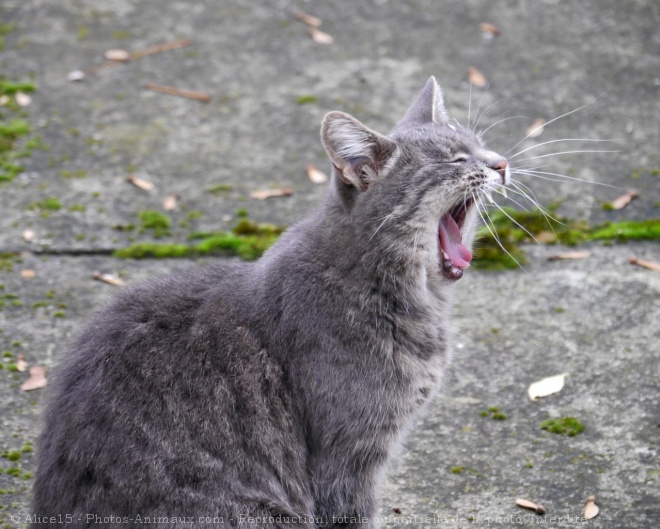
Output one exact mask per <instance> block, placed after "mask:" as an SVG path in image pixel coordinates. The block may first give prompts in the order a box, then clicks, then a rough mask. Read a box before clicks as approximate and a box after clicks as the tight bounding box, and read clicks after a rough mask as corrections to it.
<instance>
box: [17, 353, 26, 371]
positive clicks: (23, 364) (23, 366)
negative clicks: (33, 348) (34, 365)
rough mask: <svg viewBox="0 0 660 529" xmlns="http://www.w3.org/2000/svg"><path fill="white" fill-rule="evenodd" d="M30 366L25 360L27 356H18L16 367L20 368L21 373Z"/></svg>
mask: <svg viewBox="0 0 660 529" xmlns="http://www.w3.org/2000/svg"><path fill="white" fill-rule="evenodd" d="M27 368H28V363H27V362H26V361H25V357H24V356H23V355H18V356H17V357H16V369H18V370H19V371H20V372H21V373H23V372H25V371H27Z"/></svg>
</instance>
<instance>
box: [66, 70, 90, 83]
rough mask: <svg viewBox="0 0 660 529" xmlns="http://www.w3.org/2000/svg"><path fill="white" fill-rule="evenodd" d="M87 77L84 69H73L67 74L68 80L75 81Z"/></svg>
mask: <svg viewBox="0 0 660 529" xmlns="http://www.w3.org/2000/svg"><path fill="white" fill-rule="evenodd" d="M85 77H86V75H85V72H83V71H82V70H73V71H72V72H69V75H67V76H66V79H67V81H71V82H75V81H82V80H83V79H84V78H85Z"/></svg>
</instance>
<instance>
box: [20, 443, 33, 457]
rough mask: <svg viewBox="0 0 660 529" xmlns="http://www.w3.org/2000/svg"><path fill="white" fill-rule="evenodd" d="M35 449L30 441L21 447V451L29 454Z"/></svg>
mask: <svg viewBox="0 0 660 529" xmlns="http://www.w3.org/2000/svg"><path fill="white" fill-rule="evenodd" d="M33 451H34V448H33V447H32V443H31V442H30V441H27V442H26V443H25V444H24V445H23V446H22V447H21V452H23V453H24V454H29V453H31V452H33Z"/></svg>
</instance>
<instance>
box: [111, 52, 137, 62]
mask: <svg viewBox="0 0 660 529" xmlns="http://www.w3.org/2000/svg"><path fill="white" fill-rule="evenodd" d="M105 58H106V59H108V60H109V61H120V62H125V61H128V60H129V59H130V58H131V54H130V53H128V52H127V51H126V50H108V51H106V52H105Z"/></svg>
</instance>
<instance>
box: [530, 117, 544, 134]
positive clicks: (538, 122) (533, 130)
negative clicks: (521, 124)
mask: <svg viewBox="0 0 660 529" xmlns="http://www.w3.org/2000/svg"><path fill="white" fill-rule="evenodd" d="M544 129H545V119H543V118H538V119H535V120H534V121H533V122H532V124H531V125H530V126H529V127H528V128H527V137H528V138H538V137H539V136H540V135H541V134H543V130H544Z"/></svg>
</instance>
